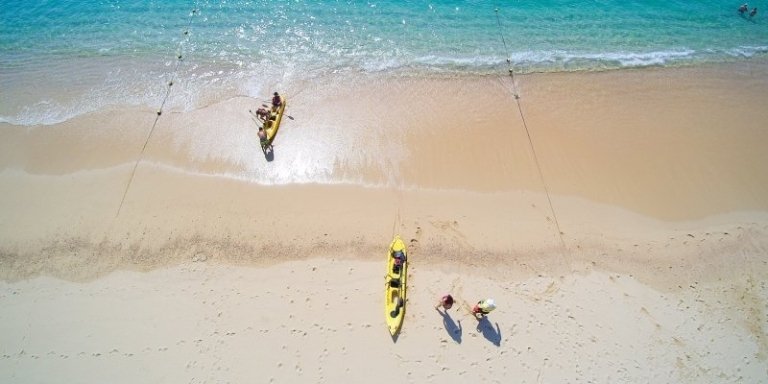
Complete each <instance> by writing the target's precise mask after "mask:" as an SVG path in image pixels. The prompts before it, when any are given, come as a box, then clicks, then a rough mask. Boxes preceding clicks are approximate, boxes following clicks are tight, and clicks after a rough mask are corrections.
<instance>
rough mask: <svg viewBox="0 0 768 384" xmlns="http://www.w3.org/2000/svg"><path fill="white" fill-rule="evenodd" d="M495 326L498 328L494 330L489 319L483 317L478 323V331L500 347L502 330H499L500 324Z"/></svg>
mask: <svg viewBox="0 0 768 384" xmlns="http://www.w3.org/2000/svg"><path fill="white" fill-rule="evenodd" d="M495 325H496V327H495V328H494V327H493V325H492V324H491V322H490V320H488V317H483V318H481V319H479V320H478V321H477V331H478V332H480V333H482V334H483V337H485V338H486V339H487V340H488V341H490V342H491V343H493V345H495V346H497V347H500V346H501V329H500V328H499V323H496V324H495Z"/></svg>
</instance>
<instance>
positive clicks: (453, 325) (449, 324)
mask: <svg viewBox="0 0 768 384" xmlns="http://www.w3.org/2000/svg"><path fill="white" fill-rule="evenodd" d="M435 310H436V311H437V313H439V314H440V316H442V317H443V325H444V326H445V331H446V332H448V335H449V336H451V338H452V339H453V341H455V342H456V343H458V344H461V332H462V331H461V320H457V321H456V322H454V321H453V318H451V315H449V314H448V311H445V312H441V311H440V310H439V309H435Z"/></svg>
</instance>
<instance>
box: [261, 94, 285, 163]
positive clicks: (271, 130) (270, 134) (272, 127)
mask: <svg viewBox="0 0 768 384" xmlns="http://www.w3.org/2000/svg"><path fill="white" fill-rule="evenodd" d="M280 100H282V103H281V104H280V108H278V109H277V111H276V112H275V114H274V117H275V119H274V121H273V122H272V123H271V124H269V125H268V126H266V124H265V126H266V128H265V131H267V141H266V142H264V143H262V144H261V148H262V149H263V150H266V149H267V148H269V146H270V145H272V142H273V141H275V136H276V135H277V130H278V129H280V121H282V120H283V114H284V112H285V104H286V100H285V96H280Z"/></svg>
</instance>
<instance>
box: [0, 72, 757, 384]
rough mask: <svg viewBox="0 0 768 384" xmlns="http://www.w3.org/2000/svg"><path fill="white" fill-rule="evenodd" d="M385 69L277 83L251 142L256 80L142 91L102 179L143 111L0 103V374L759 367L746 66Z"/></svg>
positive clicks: (247, 377)
mask: <svg viewBox="0 0 768 384" xmlns="http://www.w3.org/2000/svg"><path fill="white" fill-rule="evenodd" d="M398 80H399V81H385V80H382V79H368V78H353V79H336V78H330V79H325V80H321V81H318V82H317V83H313V84H309V85H305V86H306V88H305V89H302V90H301V91H297V92H293V94H294V97H292V98H290V99H289V100H290V101H289V110H288V113H289V114H291V115H292V117H295V119H292V120H286V121H285V125H284V126H283V127H282V128H281V133H280V135H279V137H278V141H277V142H276V144H277V147H276V154H275V158H274V160H273V161H269V162H268V161H264V158H263V156H262V155H261V153H260V152H259V151H258V150H257V149H256V148H257V145H258V144H257V143H256V138H255V134H254V133H253V126H252V122H250V120H249V115H248V112H247V110H248V109H249V108H253V106H254V105H255V104H258V101H254V100H252V99H248V98H244V97H238V98H234V99H230V100H223V101H221V102H220V103H217V104H214V105H211V106H207V107H205V108H201V109H199V110H195V111H190V112H181V111H175V112H169V113H165V114H164V115H163V117H161V118H160V119H159V120H158V125H157V127H156V129H155V131H154V132H153V136H152V139H151V140H150V142H149V143H148V145H147V148H146V151H145V152H144V153H143V154H141V159H142V161H141V162H140V163H139V164H138V167H137V168H136V173H135V175H134V176H133V178H132V182H131V184H130V188H129V189H128V192H127V194H125V199H124V200H123V194H124V193H125V190H126V185H127V184H128V181H129V180H131V173H132V171H133V168H134V164H135V163H134V161H135V160H136V159H137V158H138V156H139V154H140V153H141V148H142V146H143V145H144V140H145V138H146V135H147V133H148V132H149V129H150V127H151V124H152V122H153V121H154V118H155V116H154V115H153V112H152V111H148V110H140V109H139V110H137V109H121V110H115V111H101V112H97V113H94V114H91V115H88V116H83V117H79V118H76V119H73V120H71V121H69V122H66V123H62V124H59V125H55V126H45V127H33V128H26V127H13V126H9V125H3V126H0V166H2V170H0V196H2V198H1V199H0V212H2V214H1V215H0V278H1V279H2V280H3V282H2V283H0V306H1V307H2V308H3V310H2V312H0V381H3V382H14V383H27V382H52V381H53V382H194V383H198V382H244V381H255V382H270V381H274V382H391V381H402V380H405V381H408V382H414V383H422V382H430V381H435V382H459V381H465V380H467V379H472V378H480V379H482V381H488V382H509V381H510V380H511V381H514V382H536V383H541V382H577V381H583V382H600V383H615V382H684V383H701V382H718V383H723V382H740V383H759V382H762V381H764V379H765V377H768V340H766V336H765V335H766V334H768V289H767V288H766V286H765V281H766V277H768V170H767V169H766V167H765V164H768V152H766V151H765V150H764V148H763V146H764V144H765V143H766V142H768V131H766V130H765V129H764V126H765V121H767V120H768V119H766V118H768V108H766V106H767V105H766V103H765V101H764V91H765V90H766V89H768V70H766V66H765V65H764V64H761V63H757V62H748V63H743V64H734V65H729V66H725V67H703V68H698V67H697V68H683V69H664V70H661V69H651V70H638V71H620V72H603V73H587V74H535V75H527V76H518V77H516V79H515V85H514V87H513V84H512V82H511V79H509V78H498V77H480V78H447V79H431V80H425V79H405V80H404V79H398ZM406 80H407V81H406ZM361 89H365V92H364V93H361V92H360V90H361ZM513 89H516V90H517V92H518V93H519V94H520V96H521V98H520V99H519V102H520V109H518V106H517V103H516V101H515V99H514V98H513V97H512V92H513ZM286 93H287V94H289V95H291V92H286ZM425 95H433V96H431V97H425ZM331 96H334V97H335V99H334V100H336V102H334V103H331V102H329V101H328V100H329V99H331ZM289 97H290V96H289ZM521 111H522V116H523V117H524V119H523V118H521V113H520V112H521ZM308 116H311V118H309V117H308ZM393 116H395V117H397V122H398V124H395V125H393V124H392V117H393ZM385 123H386V124H387V125H384V124H385ZM100 126H106V127H108V128H109V129H108V130H98V129H95V128H97V127H100ZM382 126H385V127H386V129H382ZM137 127H138V128H137ZM407 127H418V128H414V129H407ZM526 128H527V130H526ZM345 131H346V132H355V134H354V135H345V134H343V132H345ZM529 137H530V141H529ZM393 138H397V140H396V141H394V142H395V144H394V145H393V144H392V142H393ZM313 147H322V148H326V149H327V150H326V151H314V152H313V151H312V150H311V149H312V148H313ZM532 148H533V150H532ZM291 167H294V168H293V169H295V168H296V167H304V168H301V169H306V170H313V171H314V172H317V170H318V169H321V170H324V171H323V172H326V173H322V172H320V176H322V177H321V178H325V179H324V180H325V181H324V182H322V183H310V184H297V183H292V182H289V183H288V184H285V185H269V184H271V183H269V182H267V183H264V182H263V180H264V178H265V177H266V178H267V179H268V178H269V177H272V176H274V175H271V174H270V173H269V172H274V173H275V174H277V175H278V176H280V175H281V174H280V172H285V171H286V170H291V169H292V168H291ZM314 175H315V176H317V175H318V173H315V174H314ZM294 176H295V175H294ZM259 180H261V181H259ZM268 180H269V179H268ZM265 184H266V185H265ZM121 202H122V205H121ZM118 210H119V214H118ZM394 233H400V234H402V235H403V237H404V238H405V239H406V241H407V242H408V243H409V247H410V251H411V258H410V261H411V263H412V264H411V265H412V267H411V268H410V269H409V271H410V273H411V275H410V280H409V281H410V282H409V300H408V305H407V313H406V319H405V323H404V327H403V332H402V333H401V335H400V337H399V338H398V339H397V340H396V342H395V341H393V340H392V339H391V338H390V337H389V335H388V333H387V331H386V327H385V325H384V321H383V320H384V319H383V316H384V314H383V309H382V307H383V306H382V305H381V304H382V298H383V280H382V277H383V269H384V252H385V250H386V246H387V244H388V243H389V241H390V240H391V236H392V235H393V234H394ZM448 291H450V292H452V293H453V294H454V295H455V296H456V297H458V298H459V299H461V300H462V301H464V302H467V303H471V302H473V301H476V300H479V299H482V298H485V297H494V298H495V299H496V301H497V302H498V303H499V309H498V310H496V311H495V312H493V313H492V314H491V315H490V316H489V317H488V319H487V320H486V321H483V322H481V323H480V324H478V323H477V322H476V321H475V320H473V319H472V318H471V317H469V316H468V315H467V314H466V313H465V311H464V310H461V309H460V310H459V311H451V312H449V314H450V316H449V317H443V316H441V315H440V314H438V313H437V312H436V311H435V310H434V309H433V308H432V306H433V305H434V301H435V300H436V298H437V296H438V295H439V294H442V293H443V292H448ZM478 326H479V328H478Z"/></svg>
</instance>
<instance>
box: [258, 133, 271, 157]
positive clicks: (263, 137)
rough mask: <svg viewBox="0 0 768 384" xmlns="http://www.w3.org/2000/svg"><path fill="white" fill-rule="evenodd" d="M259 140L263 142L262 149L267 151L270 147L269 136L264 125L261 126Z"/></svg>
mask: <svg viewBox="0 0 768 384" xmlns="http://www.w3.org/2000/svg"><path fill="white" fill-rule="evenodd" d="M258 135H259V141H260V142H261V149H262V150H264V151H266V150H267V148H269V147H270V145H269V139H268V138H267V131H265V130H264V128H263V127H259V132H258Z"/></svg>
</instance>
